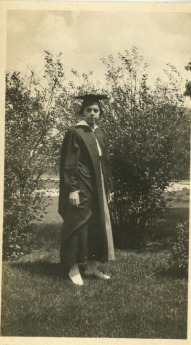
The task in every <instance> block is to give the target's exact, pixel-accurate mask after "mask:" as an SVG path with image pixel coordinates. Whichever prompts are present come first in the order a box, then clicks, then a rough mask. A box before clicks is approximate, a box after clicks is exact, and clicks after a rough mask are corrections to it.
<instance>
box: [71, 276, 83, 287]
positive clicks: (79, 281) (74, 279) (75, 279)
mask: <svg viewBox="0 0 191 345" xmlns="http://www.w3.org/2000/svg"><path fill="white" fill-rule="evenodd" d="M69 277H70V279H71V280H72V282H73V283H74V284H76V285H84V282H83V280H82V277H81V275H80V274H77V275H76V276H74V277H71V276H70V273H69Z"/></svg>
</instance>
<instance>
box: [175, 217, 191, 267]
mask: <svg viewBox="0 0 191 345" xmlns="http://www.w3.org/2000/svg"><path fill="white" fill-rule="evenodd" d="M170 249H171V253H172V266H173V267H175V268H177V269H179V270H181V271H188V252H189V222H188V221H186V222H184V223H183V224H178V225H177V227H176V239H175V240H174V241H173V242H171V243H170Z"/></svg>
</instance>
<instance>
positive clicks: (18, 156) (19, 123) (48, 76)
mask: <svg viewBox="0 0 191 345" xmlns="http://www.w3.org/2000/svg"><path fill="white" fill-rule="evenodd" d="M45 60H46V63H45V75H44V77H45V82H46V85H45V86H43V87H42V86H41V82H40V81H39V80H38V77H37V76H35V73H34V71H32V70H31V73H30V76H28V77H27V76H25V78H23V77H22V76H21V74H20V73H17V72H14V73H12V74H11V73H9V72H8V73H7V74H6V109H5V182H4V236H3V239H4V244H3V256H4V258H6V257H7V256H10V254H11V255H12V253H13V252H15V246H17V251H16V252H17V254H18V253H19V248H20V251H21V250H22V246H20V242H21V236H22V235H21V234H22V233H23V232H26V231H29V230H30V227H31V224H32V222H33V221H34V220H35V219H38V220H42V217H43V213H44V212H45V208H46V205H47V204H48V202H47V198H46V199H45V198H44V196H45V193H44V191H42V190H43V187H44V181H43V180H42V179H41V175H42V173H43V170H44V169H45V167H46V165H47V158H48V157H50V156H52V154H53V150H54V135H55V134H54V132H53V131H52V129H53V126H54V123H55V120H56V119H55V112H54V101H55V96H56V94H57V93H58V91H59V88H60V82H61V80H62V79H63V77H64V73H63V68H62V66H61V64H60V61H59V58H58V59H57V60H56V62H54V61H53V58H52V55H51V54H50V53H49V52H46V57H45ZM11 248H12V249H11Z"/></svg>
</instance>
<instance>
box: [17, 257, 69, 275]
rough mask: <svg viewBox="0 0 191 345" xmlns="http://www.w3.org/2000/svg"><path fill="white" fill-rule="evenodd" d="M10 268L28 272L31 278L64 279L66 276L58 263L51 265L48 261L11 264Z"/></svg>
mask: <svg viewBox="0 0 191 345" xmlns="http://www.w3.org/2000/svg"><path fill="white" fill-rule="evenodd" d="M11 267H12V268H16V269H18V270H19V271H23V272H28V273H29V274H30V275H32V276H41V277H44V276H48V277H49V276H51V277H54V278H59V279H60V278H61V279H66V277H67V274H66V272H65V271H64V270H63V269H62V267H61V265H60V263H52V262H49V261H48V260H37V261H35V262H17V263H12V264H11Z"/></svg>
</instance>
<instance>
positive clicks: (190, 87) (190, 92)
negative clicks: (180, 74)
mask: <svg viewBox="0 0 191 345" xmlns="http://www.w3.org/2000/svg"><path fill="white" fill-rule="evenodd" d="M185 88H186V90H185V92H184V96H188V97H190V98H191V81H188V80H187V81H186V85H185Z"/></svg>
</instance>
